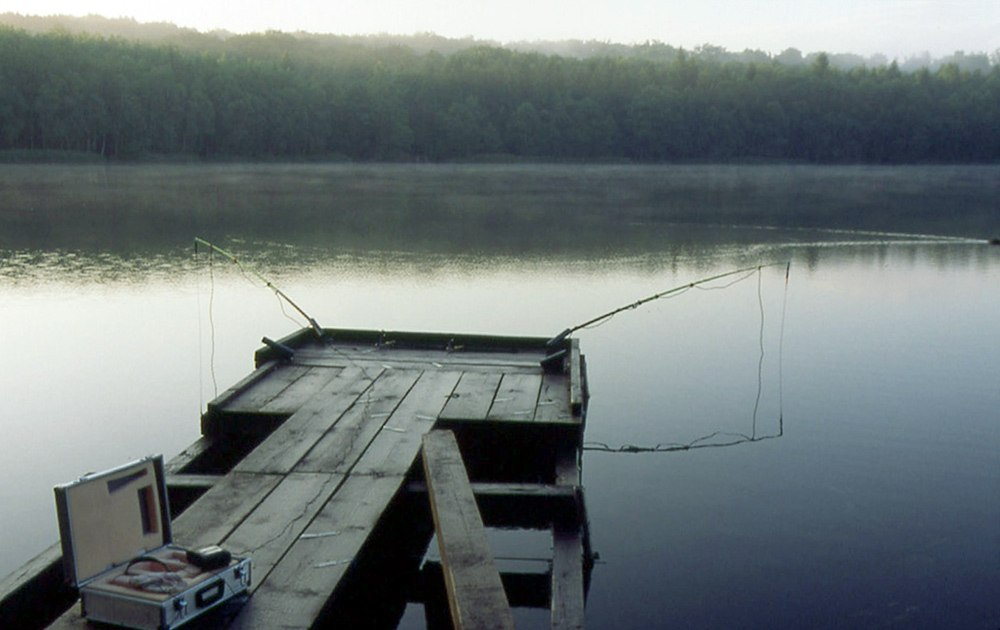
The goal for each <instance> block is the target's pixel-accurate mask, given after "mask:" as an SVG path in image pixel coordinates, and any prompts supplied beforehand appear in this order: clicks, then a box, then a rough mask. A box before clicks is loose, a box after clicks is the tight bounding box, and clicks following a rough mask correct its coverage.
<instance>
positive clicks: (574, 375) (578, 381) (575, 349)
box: [569, 338, 583, 415]
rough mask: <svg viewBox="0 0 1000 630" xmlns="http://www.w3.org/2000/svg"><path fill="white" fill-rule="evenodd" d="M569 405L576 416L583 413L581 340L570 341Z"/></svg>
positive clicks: (573, 339)
mask: <svg viewBox="0 0 1000 630" xmlns="http://www.w3.org/2000/svg"><path fill="white" fill-rule="evenodd" d="M569 344H570V345H569V404H570V408H571V409H572V410H573V414H574V415H580V414H581V413H582V412H583V365H582V363H581V360H582V359H581V357H580V340H579V339H576V338H572V339H570V340H569Z"/></svg>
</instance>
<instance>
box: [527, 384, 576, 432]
mask: <svg viewBox="0 0 1000 630" xmlns="http://www.w3.org/2000/svg"><path fill="white" fill-rule="evenodd" d="M535 422H541V423H547V424H579V422H580V421H579V419H578V418H576V417H574V416H573V413H572V411H571V408H570V402H569V377H568V376H567V375H566V374H543V375H542V389H541V391H540V392H539V394H538V408H537V409H536V410H535Z"/></svg>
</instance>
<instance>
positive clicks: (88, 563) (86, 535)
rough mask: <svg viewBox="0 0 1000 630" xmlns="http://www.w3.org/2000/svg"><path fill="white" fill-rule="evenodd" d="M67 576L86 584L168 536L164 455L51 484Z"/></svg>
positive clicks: (166, 540)
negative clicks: (60, 483)
mask: <svg viewBox="0 0 1000 630" xmlns="http://www.w3.org/2000/svg"><path fill="white" fill-rule="evenodd" d="M55 495H56V513H57V515H58V517H59V537H60V540H61V541H62V551H63V567H64V569H65V574H66V581H67V582H69V583H70V584H72V585H74V586H79V585H82V584H85V583H86V582H88V581H89V580H91V579H92V578H94V577H96V576H98V575H100V574H101V573H104V572H105V571H107V570H108V569H111V568H113V567H116V566H118V565H120V564H124V563H126V562H128V561H129V560H131V559H133V558H135V557H136V556H140V555H142V554H144V553H147V552H149V551H152V550H154V549H159V548H160V547H162V546H164V545H166V544H169V543H170V542H171V541H172V540H173V536H172V533H171V531H170V507H169V505H168V503H167V488H166V482H165V480H164V474H163V456H162V455H152V456H149V457H146V458H143V459H140V460H138V461H134V462H132V463H129V464H126V465H124V466H120V467H118V468H114V469H111V470H108V471H105V472H101V473H91V474H87V475H85V476H83V477H81V478H80V479H78V480H77V481H73V482H71V483H67V484H63V485H61V486H56V487H55Z"/></svg>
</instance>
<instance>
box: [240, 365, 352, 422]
mask: <svg viewBox="0 0 1000 630" xmlns="http://www.w3.org/2000/svg"><path fill="white" fill-rule="evenodd" d="M302 369H305V370H306V372H305V374H303V375H302V376H300V377H299V378H297V379H295V381H294V382H293V383H292V384H291V385H289V386H288V387H286V388H285V389H284V390H282V391H281V392H280V393H279V394H278V395H277V396H276V397H274V398H273V399H272V400H271V401H270V402H268V403H267V404H266V405H264V406H263V407H261V408H260V410H261V412H262V413H273V414H289V415H291V414H293V413H295V412H296V411H298V410H299V409H301V408H302V406H303V405H304V404H306V402H308V401H309V399H310V398H312V397H313V396H315V395H316V392H319V391H321V390H322V389H323V388H324V387H326V384H327V383H329V382H330V381H332V380H333V379H334V377H336V376H337V374H340V371H341V370H342V369H343V368H339V367H338V368H308V367H303V368H302Z"/></svg>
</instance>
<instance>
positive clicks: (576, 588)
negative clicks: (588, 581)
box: [551, 446, 585, 630]
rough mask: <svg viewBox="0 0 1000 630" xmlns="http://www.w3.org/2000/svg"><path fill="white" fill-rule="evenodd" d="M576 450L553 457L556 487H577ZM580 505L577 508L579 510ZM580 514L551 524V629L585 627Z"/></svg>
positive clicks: (564, 448)
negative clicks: (554, 458)
mask: <svg viewBox="0 0 1000 630" xmlns="http://www.w3.org/2000/svg"><path fill="white" fill-rule="evenodd" d="M579 454H580V452H579V450H577V449H576V448H572V447H569V446H562V447H560V450H559V452H558V453H557V455H556V466H555V483H556V485H558V486H563V487H566V488H573V489H574V491H575V488H576V487H577V486H579V484H580V464H579V462H580V460H579ZM579 505H580V504H579V503H577V507H578V508H579ZM581 518H582V514H581V513H579V511H577V514H576V516H575V518H573V519H571V520H569V521H567V520H566V519H565V518H557V519H556V520H555V521H554V522H553V524H552V602H551V606H552V608H551V613H552V628H553V630H583V625H584V600H585V597H584V577H583V563H584V547H583V530H582V527H581Z"/></svg>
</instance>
